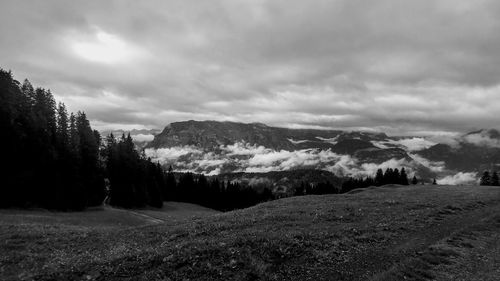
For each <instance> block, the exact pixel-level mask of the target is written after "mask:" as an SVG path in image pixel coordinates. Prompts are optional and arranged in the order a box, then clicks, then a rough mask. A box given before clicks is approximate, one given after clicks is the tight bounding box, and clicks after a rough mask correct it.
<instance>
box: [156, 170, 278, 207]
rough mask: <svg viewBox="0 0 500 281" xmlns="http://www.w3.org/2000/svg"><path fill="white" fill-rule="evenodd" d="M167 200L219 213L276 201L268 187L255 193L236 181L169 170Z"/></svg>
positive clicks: (166, 188)
mask: <svg viewBox="0 0 500 281" xmlns="http://www.w3.org/2000/svg"><path fill="white" fill-rule="evenodd" d="M165 197H166V198H167V200H169V201H181V202H189V203H194V204H198V205H202V206H205V207H208V208H212V209H215V210H219V211H230V210H234V209H241V208H247V207H250V206H253V205H256V204H258V203H261V202H265V201H270V200H273V199H276V197H275V196H274V195H273V192H272V191H271V187H264V188H261V189H260V190H257V189H255V188H253V187H251V186H244V185H242V184H240V183H239V182H237V181H224V180H219V178H218V177H211V178H207V177H206V176H205V175H203V174H193V173H174V172H173V171H172V168H169V171H168V173H167V179H166V185H165Z"/></svg>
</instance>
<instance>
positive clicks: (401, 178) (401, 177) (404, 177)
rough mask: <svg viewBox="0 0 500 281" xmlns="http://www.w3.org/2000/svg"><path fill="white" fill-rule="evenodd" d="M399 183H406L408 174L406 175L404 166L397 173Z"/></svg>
mask: <svg viewBox="0 0 500 281" xmlns="http://www.w3.org/2000/svg"><path fill="white" fill-rule="evenodd" d="M399 184H402V185H408V184H409V183H408V175H406V170H405V168H404V167H403V168H402V169H401V173H400V175H399Z"/></svg>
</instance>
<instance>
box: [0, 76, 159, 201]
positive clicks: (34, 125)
mask: <svg viewBox="0 0 500 281" xmlns="http://www.w3.org/2000/svg"><path fill="white" fill-rule="evenodd" d="M0 130H1V132H2V137H1V138H0V146H1V147H2V149H3V155H2V156H3V157H2V162H3V163H4V168H3V169H2V175H1V184H0V207H43V208H48V209H60V210H81V209H83V208H85V207H88V206H95V205H100V204H102V202H103V200H104V198H105V197H106V190H107V187H106V181H105V178H108V179H109V182H108V185H109V186H108V189H110V190H111V194H110V195H111V203H112V204H114V205H117V206H123V207H135V206H144V205H146V204H148V205H154V206H161V204H162V202H163V199H162V198H161V192H160V186H161V185H162V184H163V179H164V172H163V170H162V169H161V167H160V166H159V165H157V164H153V163H152V162H151V161H150V160H148V159H146V158H145V157H144V156H143V155H139V154H138V153H137V151H136V150H135V149H134V147H133V143H132V140H131V138H130V135H129V136H128V137H125V136H122V138H121V139H119V140H114V137H113V136H110V137H108V139H107V145H106V147H102V145H101V144H102V143H103V142H102V141H101V136H100V134H99V133H98V132H97V131H96V130H93V129H92V128H91V126H90V123H89V121H88V119H87V116H86V114H85V113H84V112H81V111H79V112H77V113H68V111H67V109H66V106H65V105H64V104H63V103H59V104H57V103H56V101H55V99H54V96H53V95H52V93H51V92H50V90H46V89H43V88H40V87H38V88H34V87H33V85H32V84H31V83H30V82H29V81H28V80H27V79H26V80H24V82H23V83H20V82H18V81H16V80H15V79H14V78H13V75H12V72H10V71H5V70H3V69H0Z"/></svg>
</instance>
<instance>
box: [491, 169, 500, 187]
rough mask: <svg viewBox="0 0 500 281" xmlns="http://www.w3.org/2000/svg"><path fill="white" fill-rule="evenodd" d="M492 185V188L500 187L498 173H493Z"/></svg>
mask: <svg viewBox="0 0 500 281" xmlns="http://www.w3.org/2000/svg"><path fill="white" fill-rule="evenodd" d="M491 185H492V186H500V179H499V177H498V173H497V172H496V171H493V174H492V175H491Z"/></svg>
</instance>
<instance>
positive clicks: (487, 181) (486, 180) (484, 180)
mask: <svg viewBox="0 0 500 281" xmlns="http://www.w3.org/2000/svg"><path fill="white" fill-rule="evenodd" d="M479 184H480V185H491V176H490V172H489V171H484V172H483V175H482V176H481V180H480V182H479Z"/></svg>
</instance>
